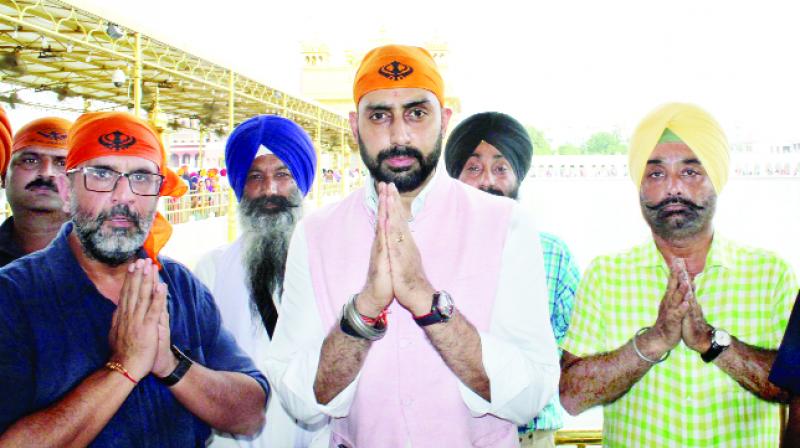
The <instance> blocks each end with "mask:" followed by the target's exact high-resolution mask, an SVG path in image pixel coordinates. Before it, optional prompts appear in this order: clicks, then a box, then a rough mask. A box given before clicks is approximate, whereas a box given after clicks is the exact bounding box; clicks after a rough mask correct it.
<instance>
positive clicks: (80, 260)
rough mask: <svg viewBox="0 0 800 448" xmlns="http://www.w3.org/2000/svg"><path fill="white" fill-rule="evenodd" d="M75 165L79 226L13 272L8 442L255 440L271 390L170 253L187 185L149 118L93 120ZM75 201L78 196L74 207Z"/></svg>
mask: <svg viewBox="0 0 800 448" xmlns="http://www.w3.org/2000/svg"><path fill="white" fill-rule="evenodd" d="M67 146H68V150H69V153H68V156H67V161H66V169H67V176H68V180H69V184H70V188H69V198H68V202H69V210H70V217H71V222H70V223H67V224H65V225H64V226H63V227H62V229H61V231H60V232H59V234H58V236H57V237H56V238H55V240H54V241H53V243H52V244H51V245H50V246H48V247H47V248H45V249H44V250H42V251H39V252H37V253H35V254H31V255H29V256H27V257H23V258H22V259H20V260H18V261H17V262H15V263H13V264H11V265H9V266H7V267H6V268H4V269H2V270H0V395H1V396H5V397H13V399H10V400H9V399H6V400H0V433H2V435H0V445H3V446H5V445H10V446H20V445H26V446H84V445H91V446H153V447H162V446H175V447H178V446H181V447H182V446H203V445H204V444H205V442H206V440H207V439H208V437H209V435H210V434H211V428H212V427H213V428H215V429H219V430H221V431H225V432H232V433H237V434H254V433H256V432H257V431H258V430H259V429H260V428H261V426H262V425H263V423H264V407H265V405H266V398H267V396H268V394H269V386H268V384H267V381H266V379H265V378H264V376H263V375H262V374H261V373H260V372H259V371H258V370H257V369H256V368H255V367H254V365H253V362H252V360H250V358H248V357H247V356H246V355H245V354H244V353H243V352H242V351H241V350H240V349H239V347H238V346H237V345H236V343H235V341H234V339H233V337H232V336H231V335H230V333H229V332H228V331H227V330H225V328H224V327H222V325H221V318H220V315H219V312H218V311H217V308H216V307H215V305H214V301H213V298H212V297H211V294H210V293H209V292H208V290H207V289H206V288H205V287H204V286H203V285H202V284H201V283H200V282H199V281H198V280H197V279H196V278H195V277H194V276H193V275H192V274H191V273H190V272H189V271H188V269H186V268H185V267H183V266H182V265H180V264H178V263H176V262H174V261H172V260H170V259H168V258H165V257H160V256H158V251H159V249H160V248H161V247H163V245H164V244H165V243H166V241H167V239H168V238H169V234H170V232H171V229H170V226H169V223H167V222H166V220H165V219H164V218H163V217H162V216H161V215H160V214H158V213H156V204H157V201H158V197H159V196H173V197H177V196H180V195H182V194H183V193H184V192H185V191H186V187H185V185H184V184H183V182H182V181H181V180H180V179H179V178H178V177H177V176H176V175H175V174H174V173H173V172H172V171H170V170H169V169H168V168H167V167H166V163H165V153H164V148H163V147H162V145H161V141H160V139H159V137H158V136H157V134H156V133H155V131H153V130H152V128H150V126H149V125H147V124H146V123H145V122H143V121H141V120H139V119H137V118H135V117H133V116H131V115H129V114H126V113H121V112H112V113H90V114H84V115H82V116H81V117H80V118H79V119H78V120H77V121H76V122H75V124H74V125H73V126H72V127H71V128H70V131H69V135H68V141H67ZM65 199H66V198H65Z"/></svg>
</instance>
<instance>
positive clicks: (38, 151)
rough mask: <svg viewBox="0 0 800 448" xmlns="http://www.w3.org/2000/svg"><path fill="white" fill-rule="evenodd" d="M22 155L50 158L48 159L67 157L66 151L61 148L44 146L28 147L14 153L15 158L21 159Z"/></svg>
mask: <svg viewBox="0 0 800 448" xmlns="http://www.w3.org/2000/svg"><path fill="white" fill-rule="evenodd" d="M23 155H37V156H50V157H66V156H67V149H66V148H64V149H61V148H50V147H45V146H36V145H32V146H28V147H27V148H25V149H21V150H19V151H17V152H15V153H14V156H15V157H21V156H23Z"/></svg>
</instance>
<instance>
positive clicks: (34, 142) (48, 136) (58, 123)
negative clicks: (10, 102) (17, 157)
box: [11, 117, 72, 154]
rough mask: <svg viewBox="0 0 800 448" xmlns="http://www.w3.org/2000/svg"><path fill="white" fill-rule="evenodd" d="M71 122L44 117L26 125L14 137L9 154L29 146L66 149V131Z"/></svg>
mask: <svg viewBox="0 0 800 448" xmlns="http://www.w3.org/2000/svg"><path fill="white" fill-rule="evenodd" d="M70 126H72V122H71V121H69V120H65V119H63V118H58V117H44V118H39V119H36V120H33V121H31V122H30V123H28V124H26V125H25V126H23V127H22V128H20V130H19V131H17V133H16V134H15V135H14V143H13V145H12V146H11V154H14V153H15V152H17V151H20V150H23V149H25V148H29V147H31V146H43V147H45V148H56V149H67V131H69V128H70Z"/></svg>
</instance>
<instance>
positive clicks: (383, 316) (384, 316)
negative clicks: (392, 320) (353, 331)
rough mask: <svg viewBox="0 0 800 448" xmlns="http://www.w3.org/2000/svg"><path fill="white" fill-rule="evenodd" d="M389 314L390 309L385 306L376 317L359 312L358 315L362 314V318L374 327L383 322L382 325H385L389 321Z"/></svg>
mask: <svg viewBox="0 0 800 448" xmlns="http://www.w3.org/2000/svg"><path fill="white" fill-rule="evenodd" d="M388 314H389V310H388V309H387V308H384V309H383V311H381V312H380V314H378V315H377V316H376V317H369V316H365V315H363V314H361V313H358V315H359V316H361V320H363V321H364V323H365V324H367V325H370V326H373V327H377V326H378V324H382V325H381V326H383V327H385V326H386V325H387V324H388V323H389V317H388Z"/></svg>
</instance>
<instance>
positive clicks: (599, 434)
mask: <svg viewBox="0 0 800 448" xmlns="http://www.w3.org/2000/svg"><path fill="white" fill-rule="evenodd" d="M602 444H603V431H602V430H600V429H562V430H559V431H556V445H566V446H576V447H578V448H583V447H587V446H599V445H602Z"/></svg>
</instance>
